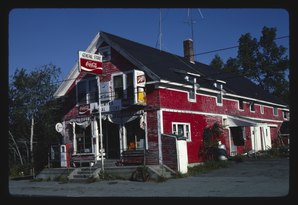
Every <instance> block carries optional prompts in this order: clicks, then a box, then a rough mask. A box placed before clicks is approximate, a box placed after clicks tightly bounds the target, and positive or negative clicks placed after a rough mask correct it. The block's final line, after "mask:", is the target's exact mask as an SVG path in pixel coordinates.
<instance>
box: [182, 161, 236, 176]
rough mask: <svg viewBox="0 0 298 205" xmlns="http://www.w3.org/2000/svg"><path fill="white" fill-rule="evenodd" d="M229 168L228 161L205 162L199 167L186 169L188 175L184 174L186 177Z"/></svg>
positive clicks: (229, 163)
mask: <svg viewBox="0 0 298 205" xmlns="http://www.w3.org/2000/svg"><path fill="white" fill-rule="evenodd" d="M229 166H231V162H230V161H207V162H205V163H203V164H201V165H197V166H194V167H189V168H188V173H187V174H185V175H186V176H193V175H197V174H200V173H206V172H209V171H211V170H215V169H220V168H226V167H229Z"/></svg>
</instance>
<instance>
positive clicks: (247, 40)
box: [210, 26, 289, 103]
mask: <svg viewBox="0 0 298 205" xmlns="http://www.w3.org/2000/svg"><path fill="white" fill-rule="evenodd" d="M275 39H276V28H268V27H266V26H264V27H263V29H262V35H261V36H260V38H259V40H257V39H256V38H253V37H252V36H251V34H250V33H246V34H243V35H241V37H240V38H239V41H238V43H239V46H238V55H237V57H236V58H229V59H228V60H227V62H226V63H223V64H221V63H220V62H223V61H222V59H221V58H220V57H219V55H215V57H214V59H213V60H212V61H211V63H210V65H211V66H214V67H216V68H220V69H223V70H225V71H229V72H234V73H236V74H239V75H242V76H245V77H247V78H248V79H250V80H251V81H252V82H254V83H256V84H257V85H259V86H261V88H263V89H264V90H266V91H268V92H269V93H271V94H273V95H275V96H276V97H278V98H280V99H282V100H284V101H285V102H286V103H289V80H288V79H289V78H288V75H289V59H288V56H287V55H286V51H287V49H286V48H285V47H283V46H278V45H277V44H276V42H275Z"/></svg>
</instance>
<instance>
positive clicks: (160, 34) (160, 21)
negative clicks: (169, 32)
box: [155, 9, 162, 51]
mask: <svg viewBox="0 0 298 205" xmlns="http://www.w3.org/2000/svg"><path fill="white" fill-rule="evenodd" d="M161 16H162V15H161V9H159V34H158V39H157V41H156V45H155V48H156V47H157V44H159V50H160V51H161V36H162V32H161V23H162V19H161Z"/></svg>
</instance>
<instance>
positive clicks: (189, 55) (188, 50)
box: [183, 39, 195, 63]
mask: <svg viewBox="0 0 298 205" xmlns="http://www.w3.org/2000/svg"><path fill="white" fill-rule="evenodd" d="M183 49H184V58H185V59H187V60H188V61H190V62H191V63H194V62H195V57H194V49H193V41H192V40H191V39H186V40H184V41H183Z"/></svg>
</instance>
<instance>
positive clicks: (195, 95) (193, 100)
mask: <svg viewBox="0 0 298 205" xmlns="http://www.w3.org/2000/svg"><path fill="white" fill-rule="evenodd" d="M191 91H193V98H191V93H190V92H191ZM187 99H188V101H189V102H197V86H196V84H193V86H192V88H191V89H190V90H189V91H188V92H187Z"/></svg>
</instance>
